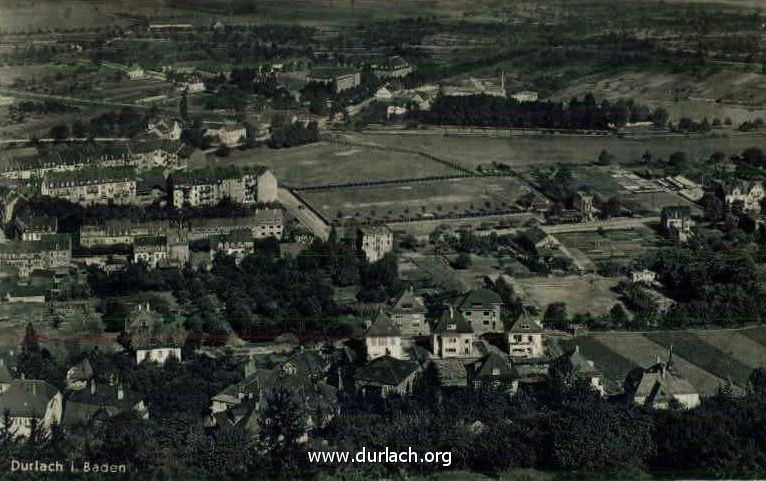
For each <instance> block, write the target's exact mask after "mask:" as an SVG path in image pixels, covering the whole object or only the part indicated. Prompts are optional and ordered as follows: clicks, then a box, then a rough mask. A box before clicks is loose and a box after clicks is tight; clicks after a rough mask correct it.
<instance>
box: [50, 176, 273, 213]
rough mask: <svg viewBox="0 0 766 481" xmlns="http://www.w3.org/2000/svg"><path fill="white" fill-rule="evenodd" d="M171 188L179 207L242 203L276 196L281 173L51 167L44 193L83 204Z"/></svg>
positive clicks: (146, 197) (139, 200) (143, 198)
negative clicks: (165, 172) (56, 169)
mask: <svg viewBox="0 0 766 481" xmlns="http://www.w3.org/2000/svg"><path fill="white" fill-rule="evenodd" d="M165 193H167V198H168V199H169V201H170V203H171V204H172V205H173V206H175V207H187V206H191V207H197V206H212V205H215V204H217V203H219V202H221V201H222V200H224V199H229V200H231V201H233V202H237V203H240V204H255V203H270V202H276V200H277V180H276V177H274V175H273V174H272V173H271V171H269V170H268V169H266V168H238V167H207V168H201V169H195V170H188V171H183V172H174V173H171V174H170V175H169V176H168V177H165V176H164V175H162V174H160V175H155V176H141V175H139V174H138V172H136V170H135V169H134V168H132V167H108V168H86V169H82V170H76V171H65V172H60V171H59V172H48V173H47V174H46V175H45V177H44V179H43V181H42V183H41V186H40V194H41V195H43V196H49V197H56V198H59V199H64V200H67V201H69V202H72V203H75V204H80V205H94V204H106V203H113V204H119V205H130V204H136V205H144V204H146V203H149V204H151V203H152V202H154V201H155V200H157V199H158V198H160V197H162V196H163V195H164V194H165Z"/></svg>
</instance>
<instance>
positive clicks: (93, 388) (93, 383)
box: [90, 379, 96, 394]
mask: <svg viewBox="0 0 766 481" xmlns="http://www.w3.org/2000/svg"><path fill="white" fill-rule="evenodd" d="M90 393H91V394H96V380H95V379H91V380H90Z"/></svg>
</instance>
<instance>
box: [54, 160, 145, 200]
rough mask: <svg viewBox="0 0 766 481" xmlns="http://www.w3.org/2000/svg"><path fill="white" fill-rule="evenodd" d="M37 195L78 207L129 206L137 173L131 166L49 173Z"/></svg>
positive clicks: (134, 189)
mask: <svg viewBox="0 0 766 481" xmlns="http://www.w3.org/2000/svg"><path fill="white" fill-rule="evenodd" d="M40 194H41V195H44V196H49V197H57V198H59V199H64V200H68V201H69V202H72V203H75V204H80V205H93V204H108V203H114V204H132V203H134V202H135V201H136V172H135V169H133V168H130V167H110V168H102V169H99V168H89V169H84V170H78V171H71V172H49V173H48V174H46V176H45V178H44V179H43V182H42V185H41V187H40Z"/></svg>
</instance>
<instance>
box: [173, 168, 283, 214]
mask: <svg viewBox="0 0 766 481" xmlns="http://www.w3.org/2000/svg"><path fill="white" fill-rule="evenodd" d="M170 185H171V201H172V203H173V205H174V206H175V207H183V206H192V207H194V206H204V205H215V204H217V203H219V202H220V201H222V200H224V199H227V198H228V199H230V200H232V201H234V202H237V203H240V204H255V203H258V202H275V201H276V200H277V179H276V177H274V174H272V173H271V171H269V170H268V169H265V168H258V169H241V168H238V167H207V168H203V169H197V170H190V171H187V172H179V173H176V174H173V175H172V176H171V181H170Z"/></svg>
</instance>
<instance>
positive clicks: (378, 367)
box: [354, 356, 420, 386]
mask: <svg viewBox="0 0 766 481" xmlns="http://www.w3.org/2000/svg"><path fill="white" fill-rule="evenodd" d="M419 369H420V366H419V365H418V363H416V362H414V361H403V360H401V359H396V358H393V357H391V356H382V357H378V358H376V359H373V360H372V361H370V362H368V363H367V365H366V366H364V367H362V368H360V369H359V370H357V371H356V374H354V379H356V380H357V381H363V382H369V383H375V384H383V385H386V386H398V385H400V384H401V383H402V382H404V381H405V380H406V379H408V378H409V377H410V376H412V375H413V374H414V373H415V372H416V371H418V370H419Z"/></svg>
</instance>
